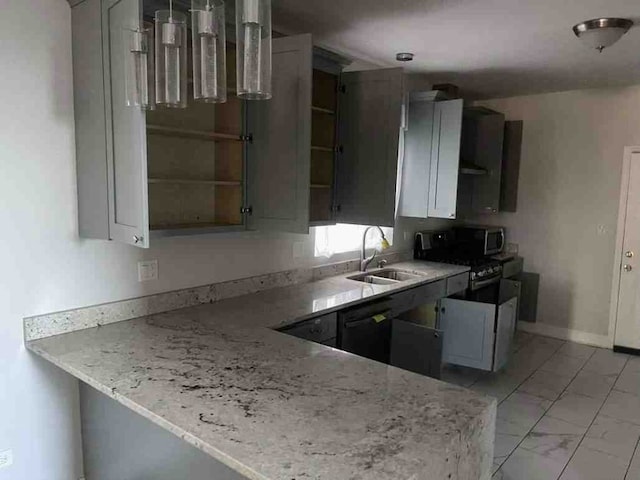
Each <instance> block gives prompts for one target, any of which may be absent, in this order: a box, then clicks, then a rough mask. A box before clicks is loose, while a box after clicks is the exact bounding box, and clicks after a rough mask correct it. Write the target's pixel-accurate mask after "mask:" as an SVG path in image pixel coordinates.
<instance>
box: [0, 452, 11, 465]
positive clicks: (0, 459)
mask: <svg viewBox="0 0 640 480" xmlns="http://www.w3.org/2000/svg"><path fill="white" fill-rule="evenodd" d="M11 465H13V452H12V451H11V450H3V451H1V452H0V468H5V467H10V466H11Z"/></svg>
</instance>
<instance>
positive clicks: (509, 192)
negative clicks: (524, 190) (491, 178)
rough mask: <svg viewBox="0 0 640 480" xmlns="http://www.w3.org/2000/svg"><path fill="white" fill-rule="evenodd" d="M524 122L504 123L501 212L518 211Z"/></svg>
mask: <svg viewBox="0 0 640 480" xmlns="http://www.w3.org/2000/svg"><path fill="white" fill-rule="evenodd" d="M522 130H523V122H522V120H513V121H509V122H504V143H503V149H502V177H501V179H500V211H501V212H515V211H516V210H517V209H518V179H519V177H520V156H521V153H522Z"/></svg>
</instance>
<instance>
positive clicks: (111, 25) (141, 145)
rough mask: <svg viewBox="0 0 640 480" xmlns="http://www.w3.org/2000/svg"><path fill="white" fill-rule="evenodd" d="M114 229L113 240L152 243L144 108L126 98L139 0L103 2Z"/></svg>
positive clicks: (105, 82) (110, 210)
mask: <svg viewBox="0 0 640 480" xmlns="http://www.w3.org/2000/svg"><path fill="white" fill-rule="evenodd" d="M102 8H103V15H102V22H103V26H102V34H103V45H104V53H103V61H104V85H105V113H106V115H105V118H106V122H107V125H108V128H107V129H106V146H107V149H106V151H107V182H108V193H109V196H108V202H109V231H110V236H111V239H112V240H116V241H119V242H123V243H129V244H132V245H136V246H140V247H148V246H149V215H148V211H149V210H148V204H147V199H148V197H147V161H146V158H147V140H146V124H145V113H144V112H143V111H142V110H140V109H137V108H130V107H128V106H127V104H126V96H125V59H124V55H123V52H124V51H125V48H124V44H123V42H124V38H125V37H124V34H123V31H124V28H127V27H128V28H131V29H134V28H135V27H136V25H139V22H140V20H141V19H142V2H141V1H139V0H109V1H106V2H103V3H102Z"/></svg>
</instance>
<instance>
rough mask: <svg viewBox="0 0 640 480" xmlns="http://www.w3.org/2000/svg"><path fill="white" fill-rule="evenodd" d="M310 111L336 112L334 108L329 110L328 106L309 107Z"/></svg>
mask: <svg viewBox="0 0 640 480" xmlns="http://www.w3.org/2000/svg"><path fill="white" fill-rule="evenodd" d="M311 111H312V112H317V113H326V114H327V115H335V114H336V111H335V110H331V109H330V108H322V107H311Z"/></svg>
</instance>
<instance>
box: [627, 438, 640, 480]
mask: <svg viewBox="0 0 640 480" xmlns="http://www.w3.org/2000/svg"><path fill="white" fill-rule="evenodd" d="M638 478H640V444H636V449H635V452H634V454H633V458H632V459H631V465H629V469H628V470H627V476H626V477H625V480H637V479H638Z"/></svg>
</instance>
